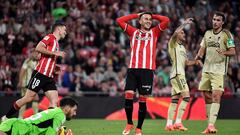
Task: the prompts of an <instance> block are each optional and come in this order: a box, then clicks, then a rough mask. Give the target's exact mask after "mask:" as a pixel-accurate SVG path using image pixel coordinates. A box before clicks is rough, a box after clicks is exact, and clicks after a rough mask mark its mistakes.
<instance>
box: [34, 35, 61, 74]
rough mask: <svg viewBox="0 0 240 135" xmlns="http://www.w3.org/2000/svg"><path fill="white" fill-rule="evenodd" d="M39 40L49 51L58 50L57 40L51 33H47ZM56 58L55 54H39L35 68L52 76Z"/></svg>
mask: <svg viewBox="0 0 240 135" xmlns="http://www.w3.org/2000/svg"><path fill="white" fill-rule="evenodd" d="M40 42H42V43H43V44H44V45H45V47H46V49H47V50H49V51H52V52H55V51H59V45H58V41H57V39H56V37H55V36H54V35H53V34H48V35H47V36H45V37H44V38H43V39H42V40H41V41H40ZM56 59H57V57H56V56H49V55H45V54H41V58H40V60H39V62H38V64H37V66H36V70H37V71H38V72H39V73H41V74H43V75H46V76H48V77H53V72H54V68H55V66H56Z"/></svg>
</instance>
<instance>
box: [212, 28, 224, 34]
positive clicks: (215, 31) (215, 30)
mask: <svg viewBox="0 0 240 135" xmlns="http://www.w3.org/2000/svg"><path fill="white" fill-rule="evenodd" d="M222 29H223V28H222V27H219V28H217V29H213V33H214V34H218V33H220V32H221V31H222Z"/></svg>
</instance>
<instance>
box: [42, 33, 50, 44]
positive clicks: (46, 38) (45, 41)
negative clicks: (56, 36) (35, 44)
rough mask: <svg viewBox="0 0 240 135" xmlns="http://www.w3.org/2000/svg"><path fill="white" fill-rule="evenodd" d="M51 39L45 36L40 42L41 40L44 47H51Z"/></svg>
mask: <svg viewBox="0 0 240 135" xmlns="http://www.w3.org/2000/svg"><path fill="white" fill-rule="evenodd" d="M51 40H52V39H51V37H50V36H49V35H47V36H45V37H44V38H43V39H42V40H41V42H42V43H43V44H44V45H45V46H49V45H51V44H50V43H51Z"/></svg>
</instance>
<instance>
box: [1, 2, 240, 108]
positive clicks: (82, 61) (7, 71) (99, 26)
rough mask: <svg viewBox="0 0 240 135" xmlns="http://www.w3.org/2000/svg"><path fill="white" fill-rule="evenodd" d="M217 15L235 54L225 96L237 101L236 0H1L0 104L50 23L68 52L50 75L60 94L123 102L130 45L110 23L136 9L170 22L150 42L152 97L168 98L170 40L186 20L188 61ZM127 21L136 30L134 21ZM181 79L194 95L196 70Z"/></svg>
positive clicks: (239, 21) (239, 34) (14, 91)
mask: <svg viewBox="0 0 240 135" xmlns="http://www.w3.org/2000/svg"><path fill="white" fill-rule="evenodd" d="M216 10H217V11H222V12H224V13H225V15H226V16H227V19H226V22H225V25H224V27H225V28H226V29H228V30H230V31H231V32H232V33H233V35H234V41H235V45H236V50H237V56H236V57H232V58H231V60H230V63H229V68H228V73H227V77H226V80H225V84H226V85H225V93H224V98H227V99H236V98H240V69H239V66H240V65H239V64H240V63H239V59H240V54H239V49H240V48H239V43H240V16H239V13H240V2H239V0H209V1H207V0H66V1H64V0H8V1H6V0H0V98H2V97H6V96H8V97H9V96H11V97H19V96H20V91H19V90H18V88H17V84H18V81H19V80H18V75H19V71H20V68H21V66H22V63H23V61H24V60H25V59H26V58H28V57H29V52H30V50H31V48H34V47H35V46H36V45H37V43H38V42H39V41H40V40H41V39H42V38H43V37H44V36H45V35H46V34H48V33H50V32H51V31H50V30H51V25H52V24H54V22H55V21H57V20H60V21H63V22H65V23H66V25H67V31H68V35H67V37H66V38H65V39H64V40H61V41H60V42H59V44H60V47H61V50H64V51H65V52H66V53H67V56H66V58H64V59H59V60H58V63H60V64H61V66H62V70H63V72H62V74H61V75H60V76H59V77H56V81H57V85H58V90H59V93H60V95H62V96H65V95H72V96H75V97H79V98H81V97H83V98H85V97H95V98H99V97H122V95H123V91H124V85H125V77H126V71H127V65H128V62H129V59H130V55H129V54H130V53H129V52H130V45H129V39H128V37H127V36H126V35H125V34H124V33H123V31H122V30H121V29H120V27H119V26H118V25H117V24H116V18H118V17H120V16H123V15H128V14H131V13H139V12H143V11H151V12H153V13H157V14H160V15H164V16H168V17H169V18H170V20H171V24H170V26H169V29H167V30H166V31H165V32H163V33H162V34H161V36H160V39H159V41H158V44H157V48H158V49H157V70H156V72H155V79H154V89H153V94H152V96H153V97H170V93H171V86H170V82H169V71H170V68H171V64H170V61H169V58H168V55H167V43H168V41H169V39H170V36H171V35H172V34H173V32H174V30H175V29H176V28H177V26H179V25H180V24H181V23H182V22H183V20H184V19H185V18H188V17H193V18H194V19H195V24H193V25H192V26H191V27H186V29H185V30H186V37H187V40H186V48H187V50H188V57H189V58H190V59H194V57H195V55H196V53H197V50H198V49H199V47H200V42H201V39H202V37H203V34H204V33H205V31H206V30H207V29H209V28H211V25H212V23H211V18H212V15H213V12H214V11H216ZM131 23H132V25H134V26H137V20H135V21H132V22H131ZM186 73H187V75H186V76H187V80H188V84H189V87H190V91H191V95H192V97H196V98H197V97H201V94H200V93H199V92H198V91H197V89H198V84H199V80H200V76H201V68H199V67H195V66H190V67H187V69H186ZM119 103H120V104H122V103H121V102H120V101H119Z"/></svg>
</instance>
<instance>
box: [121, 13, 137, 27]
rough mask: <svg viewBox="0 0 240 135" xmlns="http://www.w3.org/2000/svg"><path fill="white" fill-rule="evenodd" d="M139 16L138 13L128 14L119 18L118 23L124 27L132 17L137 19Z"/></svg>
mask: <svg viewBox="0 0 240 135" xmlns="http://www.w3.org/2000/svg"><path fill="white" fill-rule="evenodd" d="M137 18H138V14H130V15H126V16H122V17H119V18H117V23H118V25H119V26H120V27H122V28H124V27H125V24H126V23H127V22H128V21H130V20H132V19H137Z"/></svg>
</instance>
